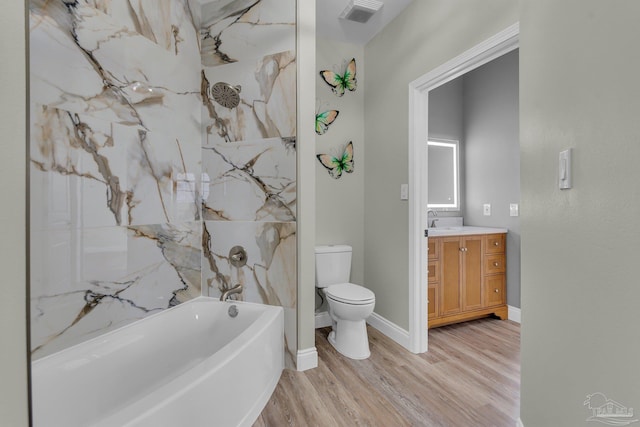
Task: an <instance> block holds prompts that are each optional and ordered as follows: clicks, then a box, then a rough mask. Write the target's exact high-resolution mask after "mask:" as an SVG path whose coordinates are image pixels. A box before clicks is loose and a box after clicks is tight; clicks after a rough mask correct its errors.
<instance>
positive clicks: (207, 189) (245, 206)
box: [202, 138, 296, 221]
mask: <svg viewBox="0 0 640 427" xmlns="http://www.w3.org/2000/svg"><path fill="white" fill-rule="evenodd" d="M202 170H203V176H205V177H206V179H205V180H203V183H202V188H203V207H202V215H203V217H204V219H205V220H222V221H295V220H296V150H295V143H293V142H287V141H283V140H281V139H279V138H272V139H268V140H260V141H255V142H247V143H234V144H225V145H214V146H212V147H205V148H203V149H202ZM207 179H208V180H207Z"/></svg>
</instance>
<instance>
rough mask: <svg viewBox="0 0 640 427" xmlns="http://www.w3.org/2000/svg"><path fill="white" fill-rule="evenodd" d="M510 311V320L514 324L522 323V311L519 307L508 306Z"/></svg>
mask: <svg viewBox="0 0 640 427" xmlns="http://www.w3.org/2000/svg"><path fill="white" fill-rule="evenodd" d="M507 307H508V309H509V314H508V315H507V316H508V317H509V320H513V321H514V322H517V323H521V317H522V315H521V311H520V309H519V308H518V307H512V306H510V305H509V306H507Z"/></svg>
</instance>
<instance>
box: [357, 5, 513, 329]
mask: <svg viewBox="0 0 640 427" xmlns="http://www.w3.org/2000/svg"><path fill="white" fill-rule="evenodd" d="M517 13H518V4H517V2H513V1H511V0H485V1H482V2H476V1H469V0H420V1H415V2H413V3H411V4H410V5H409V6H408V7H407V9H406V10H405V11H404V12H403V13H402V14H400V15H399V16H398V17H397V18H396V19H395V20H394V21H392V22H391V23H390V24H389V25H388V26H387V27H386V28H385V29H384V30H383V31H382V32H380V33H379V34H378V35H377V36H376V37H375V38H374V39H373V40H372V41H371V42H369V44H367V46H366V47H365V58H366V61H367V63H366V67H367V79H366V81H365V140H366V151H367V152H366V157H365V168H366V170H367V177H366V180H365V209H364V212H365V215H364V233H365V262H364V271H365V283H366V284H367V287H369V288H371V289H372V290H373V291H374V292H375V294H376V308H375V311H376V313H378V314H379V315H381V316H383V317H385V318H386V319H388V320H390V321H391V322H393V323H395V324H396V325H398V326H400V327H401V328H404V329H408V327H409V315H408V312H409V310H408V305H409V285H408V281H409V278H408V272H409V268H408V265H409V261H408V260H409V231H408V230H409V225H408V219H409V212H408V208H409V206H408V204H407V203H406V201H401V200H400V197H399V196H400V195H399V189H400V184H402V183H406V182H409V178H408V143H407V140H408V117H407V114H408V105H409V100H408V85H409V83H410V82H411V81H413V80H415V79H416V78H418V77H420V76H422V75H423V74H425V73H427V72H429V71H430V70H432V69H434V68H435V67H437V66H439V65H441V64H444V63H445V62H447V61H448V60H450V59H452V58H454V57H455V56H457V55H459V54H461V53H462V52H464V51H465V50H468V49H470V48H471V47H473V46H475V45H476V44H478V43H479V42H481V41H483V40H485V39H487V38H489V37H491V36H492V35H494V34H496V33H498V32H499V31H501V30H504V29H505V28H507V27H508V26H510V25H512V24H513V23H515V22H516V21H517V20H518V14H517Z"/></svg>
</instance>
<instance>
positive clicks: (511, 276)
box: [463, 50, 520, 307]
mask: <svg viewBox="0 0 640 427" xmlns="http://www.w3.org/2000/svg"><path fill="white" fill-rule="evenodd" d="M463 81H464V115H463V117H464V130H465V133H464V148H465V160H464V168H463V169H464V171H465V178H464V182H465V185H464V187H465V189H466V191H465V209H464V211H463V213H464V215H463V216H464V221H465V225H477V226H484V227H503V228H507V229H508V230H509V233H508V234H507V303H508V304H509V305H511V306H514V307H520V218H519V217H512V216H510V215H509V204H510V203H518V204H519V203H520V145H519V135H518V51H517V50H516V51H513V52H510V53H508V54H506V55H503V56H501V57H500V58H497V59H495V60H493V61H491V62H489V63H487V64H485V65H483V66H481V67H479V68H477V69H475V70H473V71H471V72H469V73H467V74H465V75H464V78H463ZM484 203H490V204H491V216H484V215H483V212H482V205H483V204H484Z"/></svg>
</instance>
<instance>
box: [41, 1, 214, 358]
mask: <svg viewBox="0 0 640 427" xmlns="http://www.w3.org/2000/svg"><path fill="white" fill-rule="evenodd" d="M198 28H199V26H197V25H195V24H194V21H193V17H192V11H191V9H190V8H189V5H188V2H187V1H186V0H184V1H182V0H129V1H126V2H125V1H109V0H101V1H88V0H82V1H75V2H64V1H60V0H57V1H44V0H33V1H31V2H30V43H31V46H30V68H31V78H30V84H31V104H30V105H31V148H30V152H31V188H30V193H31V194H30V196H31V220H30V221H31V224H30V228H31V298H32V301H31V314H32V343H31V345H32V353H33V356H34V357H36V358H38V357H41V356H45V355H47V354H50V353H52V352H54V351H57V350H60V349H63V348H66V347H69V346H71V345H74V344H76V343H79V342H81V341H83V340H86V339H88V338H91V337H94V336H96V335H99V334H102V333H104V332H107V331H109V330H112V329H114V328H117V327H119V326H122V325H125V324H127V323H130V322H132V321H134V320H136V319H140V318H143V317H145V316H147V315H149V314H152V313H155V312H158V311H160V310H163V309H166V308H168V307H170V306H173V305H175V304H178V303H180V302H182V301H185V300H188V299H190V298H193V297H196V296H198V295H200V294H201V264H200V262H201V257H202V255H201V252H202V243H201V242H202V239H201V235H202V222H201V213H200V203H199V197H198V190H199V189H198V186H199V180H200V175H201V160H200V159H201V141H200V140H201V130H200V125H201V114H200V105H201V99H200V83H201V80H200V63H201V57H200V44H199V43H200V42H199V31H198Z"/></svg>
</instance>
